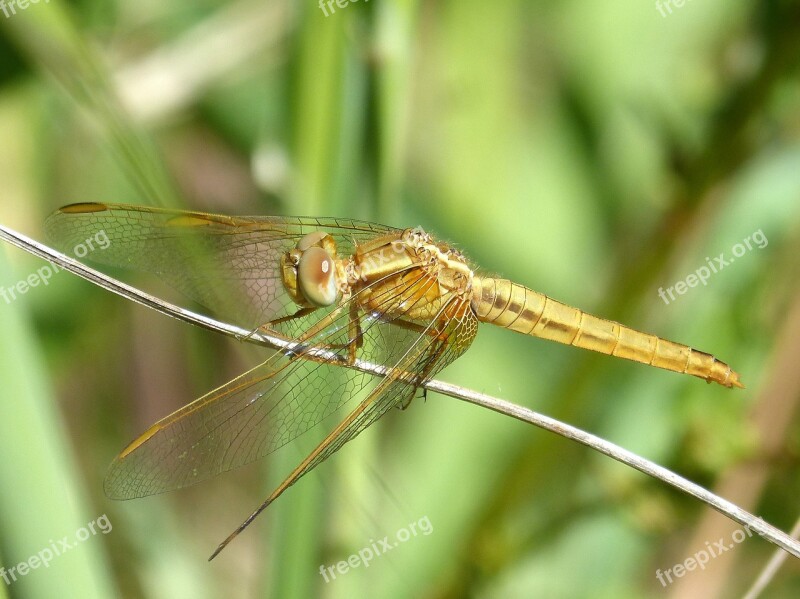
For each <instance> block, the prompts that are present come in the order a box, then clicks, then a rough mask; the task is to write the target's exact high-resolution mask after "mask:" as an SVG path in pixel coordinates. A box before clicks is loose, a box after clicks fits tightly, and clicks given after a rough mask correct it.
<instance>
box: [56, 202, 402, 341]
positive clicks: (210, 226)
mask: <svg viewBox="0 0 800 599" xmlns="http://www.w3.org/2000/svg"><path fill="white" fill-rule="evenodd" d="M319 230H323V231H325V232H327V233H329V234H330V235H331V236H332V237H333V238H334V240H335V241H336V244H337V251H338V253H339V255H340V256H346V255H349V254H351V253H352V252H353V250H354V248H355V245H356V244H359V243H363V242H364V241H366V240H368V239H372V238H374V237H376V236H379V235H385V234H387V233H390V232H392V231H396V229H392V228H391V227H385V226H383V225H377V224H372V223H366V222H361V221H354V220H349V219H339V218H302V217H272V216H266V217H258V216H256V217H232V216H223V215H214V214H204V213H200V212H184V211H177V210H162V209H158V208H149V207H143V206H128V205H122V204H92V203H88V204H73V205H71V206H65V207H63V208H61V209H59V210H57V211H56V212H54V213H53V214H52V215H51V216H50V217H48V219H47V220H46V222H45V232H46V233H47V235H48V237H49V238H50V239H51V241H52V243H53V244H54V245H55V246H56V247H57V248H58V249H60V250H61V251H63V252H65V253H67V254H70V255H73V256H74V255H75V254H76V253H75V250H76V249H78V251H79V252H80V253H81V254H84V255H79V256H77V257H78V258H80V259H84V258H85V259H86V260H91V261H94V262H98V263H101V264H107V265H110V266H117V267H122V268H132V269H136V270H143V271H147V272H150V273H154V274H156V275H157V276H158V277H159V278H161V279H162V280H163V281H165V282H166V283H167V284H168V285H170V286H172V287H174V288H175V289H177V290H179V291H180V292H182V293H183V294H185V295H186V296H187V297H189V298H191V299H193V300H195V301H196V302H198V303H200V304H201V305H203V306H205V307H206V308H208V309H210V310H211V311H212V312H214V313H215V314H216V315H217V316H218V317H220V318H222V319H223V320H225V321H227V322H230V323H232V324H236V325H239V326H241V327H242V328H246V329H248V330H253V329H255V328H256V327H258V326H260V325H262V324H264V323H266V322H268V321H270V320H273V319H275V318H280V317H283V316H286V315H288V314H291V313H293V312H294V311H295V310H296V306H295V305H294V303H293V302H292V300H291V298H290V297H289V296H288V295H287V293H286V291H285V290H284V287H283V284H282V281H281V272H280V258H281V256H282V255H283V254H284V253H285V252H287V251H289V250H291V249H292V248H294V247H295V245H296V244H297V241H298V240H299V239H300V238H301V237H303V236H304V235H306V234H307V233H311V232H313V231H319ZM84 250H86V252H84Z"/></svg>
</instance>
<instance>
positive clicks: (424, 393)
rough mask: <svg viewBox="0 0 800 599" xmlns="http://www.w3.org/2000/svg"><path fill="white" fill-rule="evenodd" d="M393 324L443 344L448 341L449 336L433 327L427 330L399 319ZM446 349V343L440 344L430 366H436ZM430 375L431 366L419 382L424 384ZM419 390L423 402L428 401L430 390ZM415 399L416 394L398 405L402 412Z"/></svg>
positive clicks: (423, 373)
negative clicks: (423, 334) (428, 336)
mask: <svg viewBox="0 0 800 599" xmlns="http://www.w3.org/2000/svg"><path fill="white" fill-rule="evenodd" d="M393 324H397V325H398V326H400V327H402V328H404V329H408V330H410V331H416V332H419V333H425V334H427V335H430V336H431V337H434V338H436V339H438V340H439V341H442V342H444V341H446V340H447V335H446V334H445V333H444V332H443V331H441V330H439V328H438V327H433V328H427V329H426V328H425V327H422V326H420V325H418V324H416V323H413V322H408V321H404V320H399V319H398V320H396V321H394V322H393ZM446 348H447V344H446V343H440V345H439V347H437V348H436V351H435V352H434V353H433V355H432V356H431V357H430V361H429V362H428V364H430V365H433V364H436V362H437V361H438V360H439V358H440V357H441V355H442V353H443V352H444V350H445V349H446ZM429 374H430V366H426V367H425V369H423V371H422V374H421V375H420V377H419V381H420V382H422V381H424V380H425V379H427V378H428V375H429ZM419 389H422V398H423V401H427V399H428V390H427V389H425V388H424V387H417V390H419ZM415 398H416V392H415V393H414V394H412V395H410V396H409V397H408V399H406V400H405V401H403V402H402V403H399V404H397V408H398V409H399V410H400V411H403V410H406V409H407V408H408V406H410V405H411V402H412V401H414V399H415Z"/></svg>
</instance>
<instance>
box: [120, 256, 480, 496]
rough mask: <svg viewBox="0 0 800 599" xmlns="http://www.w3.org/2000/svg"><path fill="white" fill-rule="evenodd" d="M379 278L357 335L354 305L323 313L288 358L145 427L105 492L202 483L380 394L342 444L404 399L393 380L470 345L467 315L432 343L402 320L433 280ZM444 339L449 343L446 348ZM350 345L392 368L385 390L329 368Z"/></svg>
mask: <svg viewBox="0 0 800 599" xmlns="http://www.w3.org/2000/svg"><path fill="white" fill-rule="evenodd" d="M387 278H388V279H391V281H389V280H385V281H382V282H381V283H382V285H381V292H380V295H379V296H378V297H375V296H373V297H375V299H376V300H377V301H378V302H380V305H378V306H377V309H376V310H373V311H371V312H370V314H369V315H362V317H361V318H360V320H359V321H358V322H359V330H358V332H357V333H355V332H354V330H353V326H352V325H353V323H352V321H351V320H350V318H351V307H352V306H353V303H352V302H354V301H357V296H356V297H354V298H353V299H351V300H350V301H348V302H344V303H343V304H341V305H340V306H338V307H337V308H336V309H334V311H333V312H329V313H326V314H323V315H321V316H317V317H316V322H315V323H311V325H312V326H318V327H319V332H318V333H317V334H315V335H314V336H313V337H312V338H310V339H308V340H305V341H304V345H303V346H302V348H299V349H297V350H296V351H295V353H294V354H293V355H291V356H286V355H283V354H281V353H280V352H276V353H274V354H273V355H271V356H270V357H269V358H268V359H267V360H266V361H265V362H264V363H263V364H261V365H260V366H258V367H256V368H254V369H253V370H251V371H249V372H247V373H245V374H243V375H242V376H240V377H238V378H237V379H234V380H233V381H231V382H229V383H227V384H226V385H223V386H222V387H220V388H219V389H217V390H215V391H212V392H211V393H209V394H207V395H206V396H204V397H201V398H200V399H198V400H196V401H194V402H193V403H191V404H189V405H188V406H185V407H184V408H182V409H180V410H178V411H177V412H175V413H174V414H172V415H170V416H168V417H166V418H164V419H163V420H161V421H160V422H158V423H156V424H155V425H153V426H152V427H151V428H150V429H149V430H148V431H146V432H145V433H144V434H143V435H141V436H140V437H139V438H138V439H136V440H135V441H134V442H133V443H131V444H130V445H129V446H128V448H127V449H125V450H124V451H123V452H122V453H121V454H120V455H119V456H118V457H117V458H116V459H115V461H114V463H113V464H112V465H111V468H110V471H109V473H108V476H107V478H106V484H105V486H106V493H107V494H108V495H109V496H110V497H113V498H119V499H127V498H133V497H141V496H145V495H152V494H155V493H160V492H164V491H168V490H171V489H175V488H179V487H184V486H187V485H191V484H194V483H196V482H199V481H201V480H205V479H207V478H210V477H212V476H214V475H216V474H218V473H219V472H222V471H226V470H230V469H232V468H236V467H238V466H241V465H243V464H246V463H248V462H251V461H253V460H255V459H257V458H259V457H262V456H264V455H267V454H268V453H270V452H272V451H274V450H275V449H277V448H278V447H280V446H282V445H284V444H285V443H288V442H289V441H291V440H292V439H294V438H296V437H297V436H298V435H300V434H302V433H303V432H305V431H307V430H308V429H309V428H311V427H312V426H314V425H315V424H318V423H319V422H321V421H322V420H323V419H324V418H325V417H326V416H328V415H330V414H332V413H333V412H334V411H336V410H337V409H338V408H340V407H341V406H342V405H343V404H344V403H345V402H347V401H348V400H351V399H352V400H357V401H359V402H363V401H365V398H368V397H376V396H375V390H376V387H381V388H384V389H386V390H385V391H382V392H381V393H380V394H379V395H380V398H382V399H381V400H380V401H374V400H373V401H372V403H371V404H370V405H371V406H372V407H371V408H370V410H369V411H367V412H366V413H365V414H364V415H363V416H362V417H361V418H360V419H359V420H358V422H357V423H356V424H355V425H354V428H351V429H349V430H348V434H347V436H346V437H342V441H341V443H344V442H345V441H346V440H347V439H349V438H352V436H354V435H355V434H357V432H358V431H360V430H363V428H364V427H365V426H367V425H368V424H369V423H370V422H372V421H373V420H374V419H375V418H377V417H378V416H379V415H380V414H382V413H384V412H385V411H386V410H387V409H388V408H389V407H391V405H394V404H396V403H397V402H400V401H403V399H404V398H406V397H408V396H409V395H410V394H413V393H414V385H413V384H412V385H408V384H403V383H400V382H397V381H399V380H409V377H416V378H414V379H413V381H414V382H415V383H416V384H418V383H419V382H421V380H423V379H424V378H425V377H428V376H432V375H433V374H434V373H435V372H438V370H439V369H441V368H442V367H444V365H445V364H446V363H448V362H449V361H452V359H454V358H455V357H456V356H457V355H459V354H460V353H461V352H463V351H464V350H465V349H466V347H467V346H468V345H469V341H471V336H469V338H467V337H468V336H467V335H466V334H465V333H464V331H466V330H469V331H471V333H470V334H471V335H474V329H475V326H474V325H475V323H474V322H472V321H470V317H472V314H471V312H469V310H467V312H469V316H464V317H463V318H461V321H463V322H464V323H468V324H469V325H470V326H468V327H467V328H465V329H462V328H461V327H463V326H464V325H459V326H458V327H456V328H457V329H458V330H459V331H461V332H460V333H459V335H457V336H453V334H452V333H450V334H446V335H444V336H442V335H439V336H437V337H432V336H431V334H430V330H431V327H432V324H433V323H432V321H429V322H420V321H413V320H412V319H410V318H406V317H405V313H406V312H407V311H409V310H411V309H412V308H413V307H414V306H416V305H418V304H419V302H422V301H426V300H425V297H426V291H429V290H430V289H432V288H433V286H434V285H438V282H437V279H436V278H435V277H432V276H430V275H429V274H427V273H426V272H425V270H424V269H423V268H419V267H415V268H414V269H412V270H411V271H409V272H403V273H396V274H393V275H390V276H389V277H387ZM387 283H392V284H387ZM363 292H364V291H361V293H363ZM459 301H462V302H463V300H459ZM316 314H317V313H316V312H315V313H314V315H316ZM387 314H392V315H393V316H391V317H388V316H387ZM312 316H313V315H312ZM307 318H308V317H307ZM438 320H440V321H441V322H439V323H438V324H437V327H439V328H441V329H442V330H443V331H446V330H447V328H448V326H451V328H452V326H454V325H448V324H447V322H444V320H443V318H438ZM473 320H474V317H473ZM306 330H309V329H308V328H307V329H306ZM421 331H425V332H421ZM454 339H458V340H459V342H458V343H453V341H452V340H454ZM356 341H357V342H358V344H359V345H360V348H359V349H358V357H359V358H360V359H362V360H365V361H368V362H371V363H375V364H380V365H384V366H387V367H389V368H390V369H391V368H393V367H396V366H397V365H400V370H398V369H397V368H394V370H392V372H393V374H391V375H390V377H391V378H392V380H393V381H395V382H394V384H389V385H388V386H387V383H385V382H380V379H376V378H374V377H372V376H371V375H368V374H364V373H361V372H358V371H355V370H351V369H348V368H341V367H336V366H334V365H333V363H341V362H343V361H345V360H346V358H347V355H348V351H349V348H348V343H353V342H356ZM437 348H438V349H437ZM320 349H322V350H325V351H328V352H329V353H330V354H331V355H332V356H333V359H332V360H330V362H319V361H316V360H318V358H314V357H312V355H311V354H312V353H314V350H320ZM401 371H402V372H401ZM341 443H340V444H341ZM340 444H339V445H336V448H338V447H339V446H340ZM332 451H335V449H333V450H332ZM327 455H329V454H326V457H327ZM322 459H324V457H323V458H322Z"/></svg>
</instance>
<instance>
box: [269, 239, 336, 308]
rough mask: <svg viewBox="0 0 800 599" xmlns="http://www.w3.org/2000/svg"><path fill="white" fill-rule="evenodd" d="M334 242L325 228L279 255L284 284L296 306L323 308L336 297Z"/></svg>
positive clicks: (331, 303) (334, 300) (330, 303)
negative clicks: (281, 255)
mask: <svg viewBox="0 0 800 599" xmlns="http://www.w3.org/2000/svg"><path fill="white" fill-rule="evenodd" d="M335 260H336V242H335V241H334V240H333V237H331V236H330V235H328V234H327V233H325V232H324V231H314V232H313V233H309V234H308V235H306V236H305V237H302V238H301V239H300V241H298V242H297V245H296V246H295V248H294V249H293V250H291V251H289V252H287V253H286V254H284V255H283V257H282V258H281V272H282V274H283V285H284V287H285V288H286V291H287V292H288V293H289V296H290V297H291V298H292V300H293V301H294V302H295V303H296V304H297V305H299V306H304V307H305V306H308V307H310V306H316V307H318V308H322V307H325V306H330V305H333V303H334V302H336V299H337V298H338V296H339V286H338V285H337V280H336V262H335Z"/></svg>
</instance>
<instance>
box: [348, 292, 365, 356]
mask: <svg viewBox="0 0 800 599" xmlns="http://www.w3.org/2000/svg"><path fill="white" fill-rule="evenodd" d="M362 334H363V332H362V330H361V321H360V320H359V319H358V306H357V305H356V303H355V302H352V303H351V304H350V320H349V322H348V324H347V337H348V341H347V363H348V364H350V365H351V366H352V365H353V364H355V363H356V354H357V353H358V350H359V349H361V347H362V346H363V345H364V338H363V337H362Z"/></svg>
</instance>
